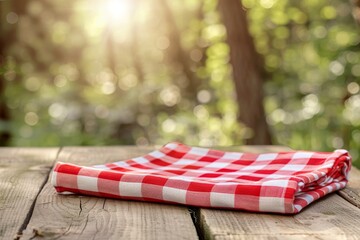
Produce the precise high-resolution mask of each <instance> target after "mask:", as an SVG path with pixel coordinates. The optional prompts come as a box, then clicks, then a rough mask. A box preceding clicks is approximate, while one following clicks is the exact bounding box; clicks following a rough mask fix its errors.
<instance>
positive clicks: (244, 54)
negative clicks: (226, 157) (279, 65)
mask: <svg viewBox="0 0 360 240" xmlns="http://www.w3.org/2000/svg"><path fill="white" fill-rule="evenodd" d="M218 9H219V12H220V14H221V15H222V19H223V23H224V25H225V28H226V31H227V42H228V44H229V47H230V63H231V65H232V69H233V79H234V84H235V90H236V94H237V101H238V106H239V121H240V122H241V123H243V124H245V125H246V127H248V128H250V129H251V132H252V134H251V136H250V138H248V139H246V144H255V145H261V144H271V135H270V131H269V126H268V124H267V122H266V118H265V111H264V106H263V89H262V87H263V79H262V74H263V72H264V71H263V66H262V64H260V61H259V60H260V57H259V55H258V53H257V52H256V50H255V46H254V42H253V39H252V37H251V35H250V33H249V30H248V25H247V19H246V12H245V10H244V8H243V6H242V4H241V2H240V1H239V0H219V2H218Z"/></svg>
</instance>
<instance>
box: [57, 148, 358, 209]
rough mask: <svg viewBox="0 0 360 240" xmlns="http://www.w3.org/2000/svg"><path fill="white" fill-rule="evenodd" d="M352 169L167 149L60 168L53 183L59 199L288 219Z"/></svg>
mask: <svg viewBox="0 0 360 240" xmlns="http://www.w3.org/2000/svg"><path fill="white" fill-rule="evenodd" d="M350 166H351V157H350V155H349V154H348V152H347V151H346V150H336V151H334V152H307V151H294V152H281V153H264V154H251V153H241V152H223V151H218V150H212V149H207V148H199V147H190V146H187V145H184V144H181V143H169V144H166V145H165V146H163V147H162V148H160V149H159V150H156V151H153V152H151V153H149V154H147V155H145V156H141V157H137V158H133V159H129V160H126V161H119V162H114V163H108V164H105V165H96V166H92V167H85V166H77V165H74V164H69V163H62V162H58V163H57V164H56V166H55V168H54V170H53V172H52V177H51V179H52V184H53V185H54V186H55V189H56V190H57V191H58V192H62V193H69V192H70V193H79V194H86V195H94V196H100V197H111V198H121V199H132V200H142V201H152V202H154V201H155V202H166V203H178V204H186V205H192V206H200V207H216V208H230V209H242V210H248V211H255V212H274V213H285V214H292V213H298V212H299V211H301V209H303V208H304V207H305V206H307V205H309V204H310V203H311V202H313V201H315V200H317V199H319V198H321V197H323V196H325V195H326V194H329V193H331V192H334V191H336V190H339V189H342V188H344V187H345V185H346V183H347V181H348V172H349V170H350Z"/></svg>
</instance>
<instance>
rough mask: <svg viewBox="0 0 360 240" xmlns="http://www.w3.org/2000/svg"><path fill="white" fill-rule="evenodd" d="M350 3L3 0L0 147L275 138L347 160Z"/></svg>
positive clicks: (356, 69) (355, 12) (352, 138)
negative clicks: (340, 152) (343, 152)
mask: <svg viewBox="0 0 360 240" xmlns="http://www.w3.org/2000/svg"><path fill="white" fill-rule="evenodd" d="M359 5H360V3H359V2H358V1H355V0H354V1H341V0H303V1H285V0H259V1H253V0H242V1H240V0H226V1H225V0H223V1H216V0H172V1H170V0H103V1H99V0H71V1H70V0H63V1H51V0H2V1H0V16H1V19H0V57H1V59H0V61H1V63H0V64H1V65H0V145H4V146H59V145H60V146H65V145H123V144H127V145H128V144H136V145H152V144H160V145H162V144H165V143H167V142H169V141H174V140H176V141H181V142H184V143H186V144H190V145H198V146H207V147H211V146H229V145H240V144H282V145H287V146H290V147H292V148H294V149H306V150H317V151H330V150H333V149H335V148H346V149H348V150H350V152H351V154H352V156H353V158H354V159H357V158H358V157H359V153H360V128H359V125H360V91H359V90H360V87H359V84H360V81H359V77H360V54H359V53H360V28H359V26H358V24H359V22H360V8H358V7H359ZM357 165H358V166H360V163H359V162H357Z"/></svg>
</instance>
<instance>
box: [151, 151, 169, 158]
mask: <svg viewBox="0 0 360 240" xmlns="http://www.w3.org/2000/svg"><path fill="white" fill-rule="evenodd" d="M149 155H150V156H152V157H154V158H162V157H164V156H165V154H164V153H162V152H160V151H154V152H152V153H150V154H149Z"/></svg>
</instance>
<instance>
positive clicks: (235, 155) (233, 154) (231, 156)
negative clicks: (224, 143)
mask: <svg viewBox="0 0 360 240" xmlns="http://www.w3.org/2000/svg"><path fill="white" fill-rule="evenodd" d="M242 155H243V153H236V152H226V153H225V154H224V156H222V157H221V158H223V159H230V160H240V158H241V157H242Z"/></svg>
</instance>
